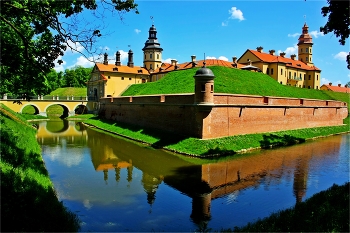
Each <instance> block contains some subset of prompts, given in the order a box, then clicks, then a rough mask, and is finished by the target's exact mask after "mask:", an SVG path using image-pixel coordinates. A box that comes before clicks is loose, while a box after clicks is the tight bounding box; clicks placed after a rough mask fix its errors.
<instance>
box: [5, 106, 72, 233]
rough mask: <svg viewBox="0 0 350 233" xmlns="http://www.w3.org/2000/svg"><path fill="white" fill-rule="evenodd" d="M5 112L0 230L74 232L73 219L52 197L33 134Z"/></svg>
mask: <svg viewBox="0 0 350 233" xmlns="http://www.w3.org/2000/svg"><path fill="white" fill-rule="evenodd" d="M7 110H8V109H6V107H5V108H3V106H2V108H1V109H0V122H1V126H2V127H1V143H0V154H1V161H0V169H1V213H2V215H1V230H2V231H4V232H23V231H26V232H29V231H35V232H41V231H58V232H59V231H62V232H63V231H68V232H74V231H78V229H79V220H78V218H77V216H76V215H75V214H74V213H72V212H70V211H68V210H67V209H66V208H65V207H64V206H63V204H62V202H59V200H58V198H57V196H56V194H55V191H54V189H53V185H52V183H51V181H50V178H49V176H48V173H47V170H46V168H45V165H44V163H43V160H42V158H41V150H40V146H39V145H38V143H37V141H36V137H35V135H36V131H35V130H34V129H33V128H31V127H29V126H28V124H27V123H26V122H23V121H22V120H21V119H20V118H19V115H17V114H15V113H14V112H11V111H7Z"/></svg>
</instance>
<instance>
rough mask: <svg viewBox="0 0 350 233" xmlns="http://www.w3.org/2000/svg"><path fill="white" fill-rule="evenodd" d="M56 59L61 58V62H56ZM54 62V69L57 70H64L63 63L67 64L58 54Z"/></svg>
mask: <svg viewBox="0 0 350 233" xmlns="http://www.w3.org/2000/svg"><path fill="white" fill-rule="evenodd" d="M57 60H62V61H63V63H61V65H60V64H58V63H57ZM54 63H55V67H54V70H56V71H57V72H60V71H64V65H66V64H67V62H66V61H65V60H63V59H62V56H59V57H58V58H57V59H56V60H55V62H54Z"/></svg>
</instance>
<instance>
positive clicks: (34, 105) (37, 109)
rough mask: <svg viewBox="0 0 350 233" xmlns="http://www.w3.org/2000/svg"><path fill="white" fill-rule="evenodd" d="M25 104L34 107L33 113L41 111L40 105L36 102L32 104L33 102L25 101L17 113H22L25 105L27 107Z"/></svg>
mask: <svg viewBox="0 0 350 233" xmlns="http://www.w3.org/2000/svg"><path fill="white" fill-rule="evenodd" d="M27 106H33V107H34V109H35V113H34V114H40V113H41V111H40V107H39V106H38V105H36V104H33V103H30V102H29V103H26V104H24V105H22V107H21V109H20V110H19V113H22V112H23V109H24V108H25V107H27Z"/></svg>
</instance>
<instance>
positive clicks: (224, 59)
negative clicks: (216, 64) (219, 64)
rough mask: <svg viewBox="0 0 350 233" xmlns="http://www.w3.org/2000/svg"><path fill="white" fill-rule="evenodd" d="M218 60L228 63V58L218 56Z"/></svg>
mask: <svg viewBox="0 0 350 233" xmlns="http://www.w3.org/2000/svg"><path fill="white" fill-rule="evenodd" d="M218 59H219V60H223V61H228V58H227V57H224V56H220V57H219V58H218Z"/></svg>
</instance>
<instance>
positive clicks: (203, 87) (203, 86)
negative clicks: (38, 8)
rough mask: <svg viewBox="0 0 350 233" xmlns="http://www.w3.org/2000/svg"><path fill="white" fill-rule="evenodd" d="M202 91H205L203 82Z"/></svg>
mask: <svg viewBox="0 0 350 233" xmlns="http://www.w3.org/2000/svg"><path fill="white" fill-rule="evenodd" d="M201 87H202V92H203V91H204V92H205V84H202V86H201Z"/></svg>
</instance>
